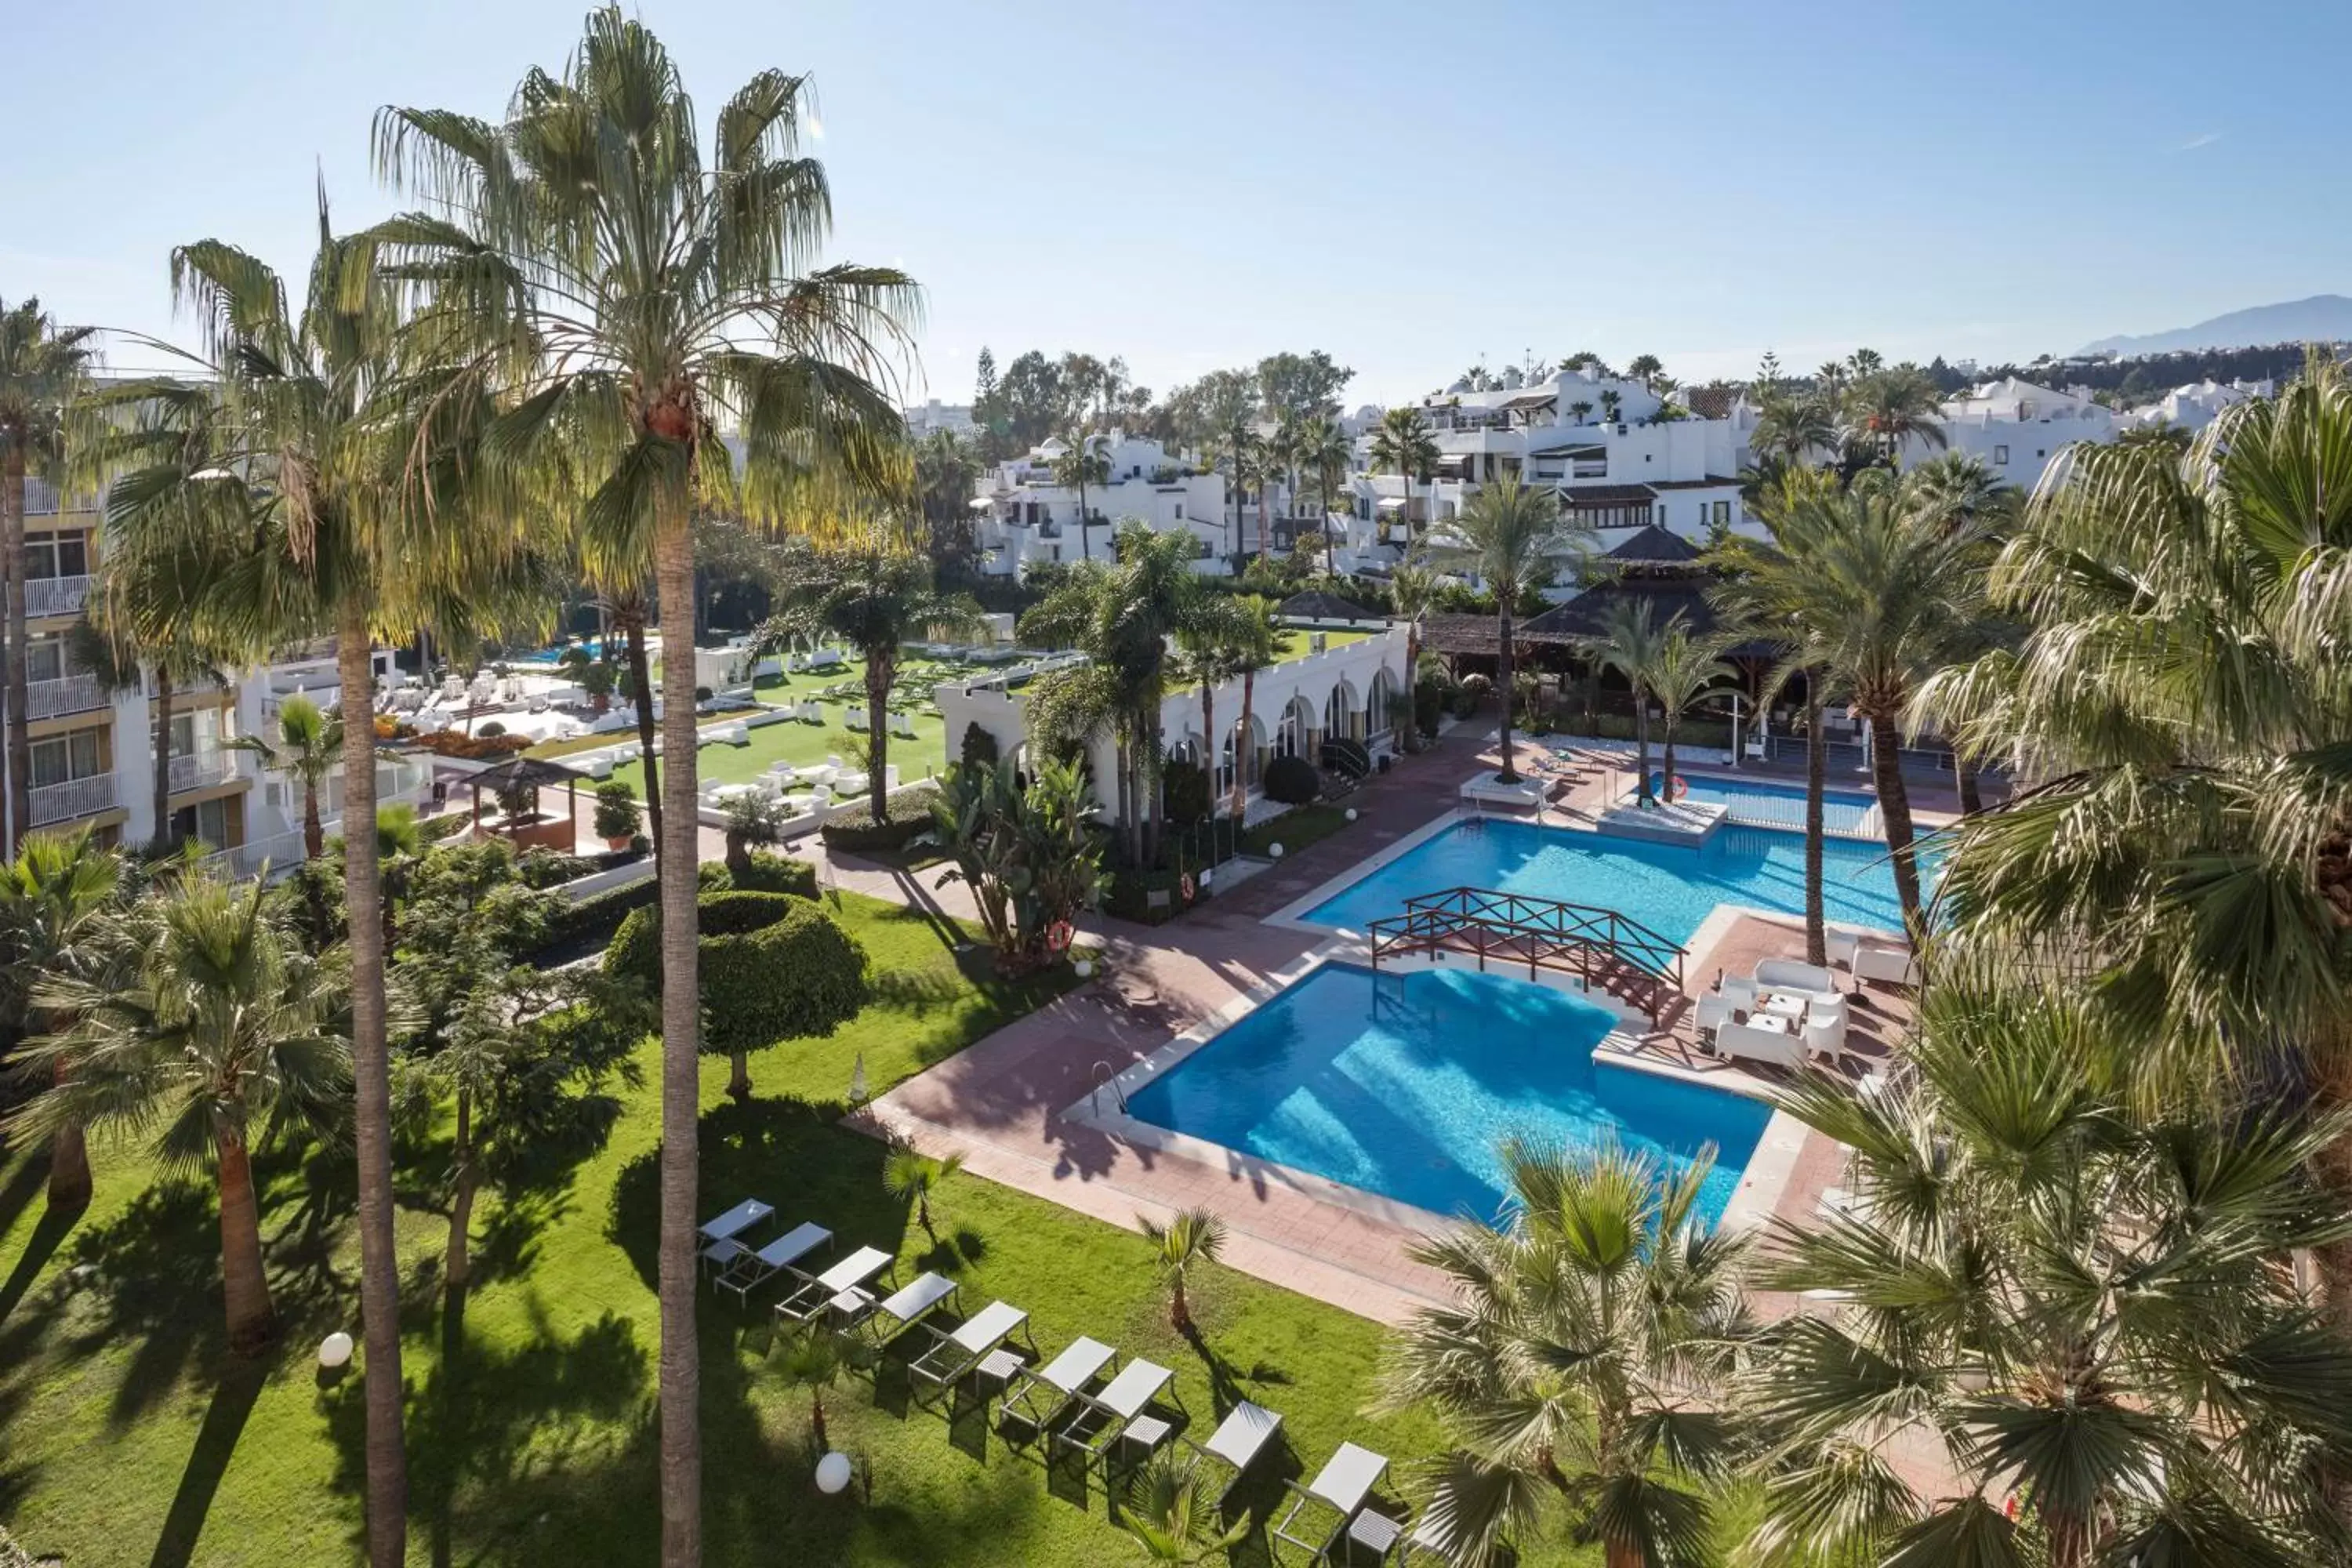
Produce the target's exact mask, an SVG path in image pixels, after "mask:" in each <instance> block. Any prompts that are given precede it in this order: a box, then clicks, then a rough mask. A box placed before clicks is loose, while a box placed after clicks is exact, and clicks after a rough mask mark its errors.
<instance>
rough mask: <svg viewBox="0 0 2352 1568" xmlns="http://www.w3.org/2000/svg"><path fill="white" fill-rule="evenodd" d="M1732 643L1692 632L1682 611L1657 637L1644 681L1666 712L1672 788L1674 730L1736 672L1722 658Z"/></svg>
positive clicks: (1666, 760)
mask: <svg viewBox="0 0 2352 1568" xmlns="http://www.w3.org/2000/svg"><path fill="white" fill-rule="evenodd" d="M1730 646H1731V644H1730V640H1729V639H1728V638H1726V637H1702V636H1700V635H1698V634H1696V633H1695V632H1693V631H1692V630H1691V628H1690V623H1689V622H1688V621H1687V620H1685V618H1684V617H1683V616H1682V615H1681V614H1680V613H1677V614H1676V615H1675V616H1674V617H1673V618H1672V619H1670V620H1669V621H1667V622H1666V629H1665V630H1664V632H1663V633H1662V634H1661V635H1660V636H1659V637H1658V647H1657V654H1656V657H1655V658H1653V659H1652V660H1651V661H1650V668H1649V669H1648V671H1647V673H1646V674H1645V675H1644V676H1643V682H1642V683H1643V686H1644V687H1645V688H1647V689H1648V691H1649V694H1650V696H1651V697H1653V698H1654V699H1655V700H1657V704H1658V710H1659V711H1660V712H1661V713H1663V714H1664V716H1665V725H1664V728H1665V736H1664V742H1665V754H1664V772H1665V775H1666V779H1667V784H1668V787H1669V788H1671V787H1672V786H1673V780H1674V776H1675V731H1676V730H1679V729H1680V728H1681V727H1682V721H1683V719H1684V716H1685V715H1686V714H1687V713H1689V712H1690V710H1692V709H1693V708H1695V707H1696V706H1697V705H1698V700H1699V699H1700V698H1702V697H1705V696H1706V694H1707V692H1708V691H1709V690H1711V689H1713V688H1715V687H1716V686H1717V684H1719V683H1720V682H1722V681H1724V680H1726V679H1729V678H1730V677H1731V676H1732V675H1733V674H1735V673H1736V672H1735V671H1734V670H1733V669H1732V668H1731V666H1730V665H1728V664H1727V663H1725V662H1724V659H1723V652H1724V650H1725V649H1726V648H1727V647H1730Z"/></svg>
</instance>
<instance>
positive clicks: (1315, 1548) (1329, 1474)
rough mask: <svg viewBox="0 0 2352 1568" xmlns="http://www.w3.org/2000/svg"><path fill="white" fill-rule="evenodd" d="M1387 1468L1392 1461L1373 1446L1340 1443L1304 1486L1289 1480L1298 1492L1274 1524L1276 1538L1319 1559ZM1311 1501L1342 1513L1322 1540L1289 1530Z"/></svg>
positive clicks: (1337, 1537) (1354, 1514)
mask: <svg viewBox="0 0 2352 1568" xmlns="http://www.w3.org/2000/svg"><path fill="white" fill-rule="evenodd" d="M1388 1468H1389V1462H1388V1459H1387V1458H1385V1457H1384V1456H1382V1455H1380V1454H1375V1453H1373V1452H1372V1451H1371V1450H1370V1448H1360V1447H1357V1446H1356V1445H1355V1444H1353V1443H1342V1444H1340V1445H1339V1452H1338V1453H1336V1454H1334V1455H1332V1456H1331V1458H1330V1459H1329V1460H1328V1462H1327V1463H1326V1464H1325V1465H1324V1467H1323V1468H1321V1469H1319V1470H1318V1471H1316V1472H1315V1479H1313V1480H1311V1481H1309V1482H1307V1484H1306V1485H1305V1486H1303V1487H1302V1486H1300V1485H1299V1484H1298V1483H1297V1481H1293V1482H1291V1483H1290V1489H1291V1491H1292V1492H1293V1493H1294V1494H1295V1495H1294V1496H1293V1497H1292V1499H1291V1502H1290V1510H1289V1511H1288V1512H1287V1513H1285V1514H1284V1515H1283V1516H1282V1522H1281V1523H1280V1524H1277V1525H1276V1526H1275V1527H1274V1536H1275V1539H1276V1540H1277V1541H1287V1542H1290V1544H1291V1545H1293V1546H1296V1547H1298V1548H1300V1549H1301V1550H1302V1551H1306V1552H1312V1553H1314V1555H1315V1556H1316V1558H1317V1559H1318V1560H1320V1559H1321V1558H1322V1556H1323V1555H1324V1553H1326V1552H1329V1551H1330V1550H1331V1543H1332V1542H1335V1541H1337V1540H1339V1536H1340V1533H1341V1532H1342V1531H1345V1530H1346V1529H1347V1528H1348V1525H1349V1522H1350V1521H1353V1520H1354V1519H1355V1517H1356V1514H1357V1512H1358V1511H1359V1510H1361V1509H1362V1508H1363V1506H1364V1501H1365V1500H1366V1499H1368V1498H1370V1496H1371V1495H1372V1489H1373V1488H1374V1487H1376V1486H1378V1485H1379V1484H1380V1479H1381V1476H1383V1475H1385V1474H1387V1473H1388ZM1309 1503H1321V1504H1322V1505H1323V1506H1324V1507H1326V1508H1328V1509H1333V1510H1337V1511H1338V1513H1339V1520H1338V1521H1337V1522H1335V1523H1334V1524H1333V1525H1332V1526H1331V1528H1330V1529H1329V1530H1328V1531H1324V1532H1323V1534H1322V1536H1321V1538H1320V1539H1318V1540H1314V1541H1308V1540H1306V1539H1304V1538H1302V1537H1300V1536H1297V1535H1293V1534H1292V1533H1291V1532H1290V1531H1291V1528H1292V1526H1293V1525H1295V1524H1296V1523H1297V1521H1298V1515H1299V1513H1300V1511H1301V1510H1304V1509H1305V1508H1306V1507H1307V1504H1309Z"/></svg>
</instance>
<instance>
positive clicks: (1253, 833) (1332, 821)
mask: <svg viewBox="0 0 2352 1568" xmlns="http://www.w3.org/2000/svg"><path fill="white" fill-rule="evenodd" d="M1345 826H1348V808H1347V807H1346V806H1343V805H1320V804H1317V805H1296V806H1293V807H1291V808H1290V809H1289V810H1288V811H1286V812H1284V813H1283V814H1282V815H1281V816H1277V817H1274V818H1272V819H1271V820H1269V821H1265V822H1261V823H1259V824H1258V825H1257V826H1255V827H1253V828H1250V829H1249V830H1247V831H1246V832H1244V834H1243V835H1242V836H1241V838H1240V840H1239V843H1240V847H1241V852H1242V853H1243V854H1244V855H1264V854H1265V852H1266V850H1267V848H1268V847H1271V846H1273V845H1276V844H1279V845H1281V846H1282V852H1283V853H1284V854H1285V855H1296V854H1297V853H1298V852H1299V851H1300V850H1301V849H1304V848H1306V847H1307V846H1308V845H1310V844H1320V843H1321V842H1322V841H1323V840H1324V839H1326V838H1328V837H1331V835H1333V834H1334V833H1337V832H1339V829H1341V828H1343V827H1345Z"/></svg>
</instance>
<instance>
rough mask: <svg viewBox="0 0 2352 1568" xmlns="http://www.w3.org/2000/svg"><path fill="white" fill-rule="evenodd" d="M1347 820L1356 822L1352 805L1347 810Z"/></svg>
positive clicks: (1354, 809)
mask: <svg viewBox="0 0 2352 1568" xmlns="http://www.w3.org/2000/svg"><path fill="white" fill-rule="evenodd" d="M1348 820H1349V821H1350V822H1353V821H1355V820H1356V808H1355V807H1354V806H1352V805H1351V806H1349V808H1348Z"/></svg>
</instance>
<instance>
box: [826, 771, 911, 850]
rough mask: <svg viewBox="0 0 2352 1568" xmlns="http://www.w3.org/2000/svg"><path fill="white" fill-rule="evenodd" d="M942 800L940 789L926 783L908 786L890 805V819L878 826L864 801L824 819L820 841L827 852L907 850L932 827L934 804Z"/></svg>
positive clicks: (870, 809) (890, 799)
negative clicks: (932, 807)
mask: <svg viewBox="0 0 2352 1568" xmlns="http://www.w3.org/2000/svg"><path fill="white" fill-rule="evenodd" d="M938 797H939V786H938V785H936V784H932V783H930V782H929V780H925V781H924V782H923V783H921V784H908V786H907V787H905V788H904V789H901V790H900V791H898V793H897V794H896V795H892V796H891V797H890V798H889V801H888V802H887V804H888V805H889V808H890V816H889V819H888V820H887V821H886V822H877V821H875V819H874V813H873V810H872V808H871V807H869V806H868V805H866V803H864V802H863V801H861V802H859V803H858V804H857V805H852V806H846V807H845V808H843V809H842V810H840V811H836V812H835V813H834V814H833V815H832V816H828V817H826V818H825V819H824V826H822V827H819V828H818V829H817V837H820V838H823V839H824V847H826V848H828V849H845V850H848V851H850V852H851V853H853V854H854V853H856V852H857V851H860V850H871V849H884V850H898V849H903V848H905V847H907V840H908V839H909V838H912V837H915V836H916V835H917V834H919V833H927V832H929V830H930V826H931V802H932V801H933V800H935V799H937V798H938Z"/></svg>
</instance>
